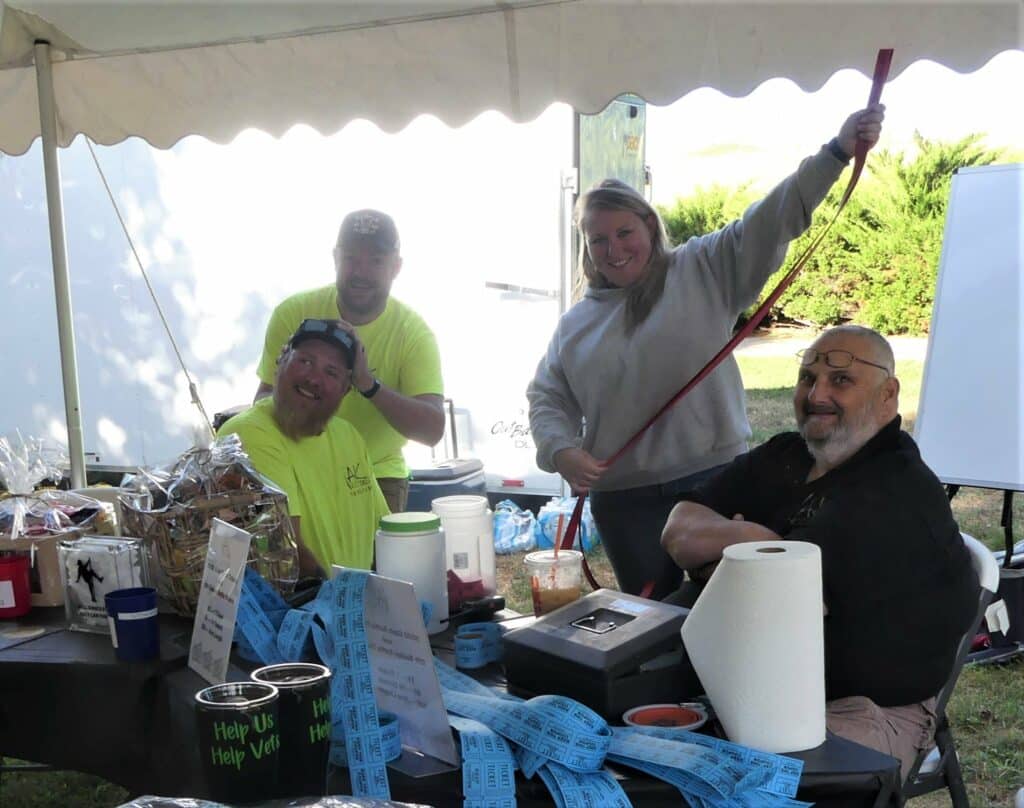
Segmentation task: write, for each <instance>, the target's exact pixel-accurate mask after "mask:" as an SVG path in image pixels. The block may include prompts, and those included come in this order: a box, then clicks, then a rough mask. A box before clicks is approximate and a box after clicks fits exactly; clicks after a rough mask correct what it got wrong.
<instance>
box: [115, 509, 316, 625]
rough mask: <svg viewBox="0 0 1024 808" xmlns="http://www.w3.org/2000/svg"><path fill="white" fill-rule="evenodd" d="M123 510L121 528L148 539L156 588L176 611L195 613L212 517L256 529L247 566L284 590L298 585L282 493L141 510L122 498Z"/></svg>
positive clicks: (292, 534) (293, 543)
mask: <svg viewBox="0 0 1024 808" xmlns="http://www.w3.org/2000/svg"><path fill="white" fill-rule="evenodd" d="M121 509H122V514H123V519H124V525H123V529H122V532H123V533H124V535H126V536H136V537H139V538H141V539H143V540H144V541H145V543H146V547H147V548H148V550H149V556H150V564H151V565H152V566H151V573H152V579H153V580H154V581H155V582H156V587H157V592H158V593H159V595H160V597H161V598H163V599H164V600H165V601H166V602H167V603H169V604H170V605H171V607H172V608H173V609H174V610H175V611H176V612H177V613H178V614H181V615H184V616H186V617H191V616H193V615H194V614H195V612H196V603H197V602H198V600H199V588H200V585H201V583H202V578H203V569H204V567H205V565H206V548H207V545H208V544H209V540H210V528H211V527H212V520H213V519H214V518H217V519H221V520H223V521H225V522H228V523H229V524H231V525H234V526H235V527H237V528H241V529H242V530H245V531H247V532H249V533H251V534H252V544H251V545H250V547H249V561H248V566H250V567H252V568H253V569H254V570H255V571H256V572H258V573H259V574H260V575H262V576H263V577H264V578H265V579H266V580H267V581H268V582H269V583H270V584H271V585H272V586H273V587H274V588H275V589H277V590H278V591H279V592H281V594H283V595H287V594H290V593H291V592H292V590H293V589H294V587H295V582H296V580H297V579H298V577H299V560H298V551H297V549H296V541H295V531H294V530H293V529H292V522H291V519H290V518H289V516H288V500H287V497H286V496H285V495H284V494H281V493H276V492H272V491H236V492H228V493H223V494H214V495H212V496H199V497H195V498H193V499H192V500H191V501H189V502H188V503H187V504H182V503H177V504H172V505H170V506H169V507H167V508H165V509H163V510H156V511H146V510H139V509H138V508H137V507H136V506H135V505H134V504H133V503H131V502H130V501H128V498H125V497H122V499H121Z"/></svg>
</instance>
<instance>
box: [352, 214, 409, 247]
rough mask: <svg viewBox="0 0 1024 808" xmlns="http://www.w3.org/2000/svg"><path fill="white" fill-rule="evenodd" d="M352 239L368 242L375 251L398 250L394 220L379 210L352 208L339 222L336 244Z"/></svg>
mask: <svg viewBox="0 0 1024 808" xmlns="http://www.w3.org/2000/svg"><path fill="white" fill-rule="evenodd" d="M354 241H361V242H363V243H368V244H370V246H371V247H372V248H373V249H374V250H376V251H377V252H382V253H390V252H398V248H399V241H398V228H397V227H396V226H395V220H394V219H392V218H391V217H390V216H388V215H387V214H386V213H381V212H380V211H379V210H372V209H370V208H365V209H363V210H354V211H352V212H351V213H350V214H348V216H346V217H345V218H344V219H343V220H342V222H341V229H340V230H339V231H338V244H350V243H352V242H354Z"/></svg>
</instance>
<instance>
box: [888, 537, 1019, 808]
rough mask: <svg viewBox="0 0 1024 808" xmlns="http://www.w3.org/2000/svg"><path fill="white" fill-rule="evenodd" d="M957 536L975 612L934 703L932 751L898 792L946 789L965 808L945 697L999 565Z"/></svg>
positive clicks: (989, 599)
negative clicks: (972, 582)
mask: <svg viewBox="0 0 1024 808" xmlns="http://www.w3.org/2000/svg"><path fill="white" fill-rule="evenodd" d="M960 535H961V536H963V540H964V544H965V545H967V550H968V552H969V553H970V555H971V566H973V567H974V571H975V573H977V575H978V582H979V583H980V584H981V592H980V593H979V595H978V610H977V612H976V613H975V615H974V620H972V621H971V625H970V627H969V628H968V629H967V632H966V633H965V634H964V636H963V639H961V640H960V645H959V647H958V648H957V652H956V660H955V661H954V662H953V669H952V670H951V671H950V673H949V678H948V679H946V683H945V684H944V685H943V686H942V690H940V691H939V694H938V696H937V697H936V700H935V701H936V704H935V716H936V725H935V748H933V749H932V750H930V751H928V752H921V753H920V754H919V755H918V756H917V760H915V761H914V765H913V766H912V767H911V769H910V773H909V774H908V775H907V779H906V780H905V781H904V783H903V789H902V791H903V797H904V799H910V798H911V797H919V796H921V795H922V794H928V793H930V792H932V791H938V790H939V789H942V788H947V789H949V796H950V797H951V798H952V800H953V808H968V806H969V803H968V801H967V789H966V788H964V778H963V773H962V772H961V771H960V760H959V758H958V757H957V753H956V744H955V743H954V742H953V733H952V731H951V730H950V728H949V719H948V718H947V717H946V705H947V704H948V703H949V697H950V696H951V695H953V688H954V687H955V686H956V680H957V679H958V678H960V669H961V668H962V667H963V665H964V659H965V658H966V657H967V654H968V653H969V652H970V650H971V642H972V641H973V640H974V635H975V634H977V633H978V627H979V626H980V625H981V621H982V620H983V619H984V618H985V610H986V609H987V608H988V606H989V604H990V603H991V602H992V599H993V598H994V597H995V594H996V590H997V589H999V565H998V564H997V563H996V560H995V557H994V556H993V555H992V552H991V551H990V550H989V549H988V548H987V547H986V546H985V545H984V544H982V543H981V542H980V541H978V540H977V539H975V538H974V537H973V536H968V535H967V534H966V533H961V534H960Z"/></svg>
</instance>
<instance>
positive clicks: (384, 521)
mask: <svg viewBox="0 0 1024 808" xmlns="http://www.w3.org/2000/svg"><path fill="white" fill-rule="evenodd" d="M440 528H441V518H440V517H439V516H437V515H436V514H433V513H426V512H424V511H407V512H406V513H392V514H390V515H388V516H382V517H381V518H380V529H381V530H383V531H384V532H385V533H431V532H433V531H435V530H439V529H440Z"/></svg>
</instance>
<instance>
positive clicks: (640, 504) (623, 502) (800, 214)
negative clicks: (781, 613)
mask: <svg viewBox="0 0 1024 808" xmlns="http://www.w3.org/2000/svg"><path fill="white" fill-rule="evenodd" d="M883 117H884V107H883V106H882V105H876V106H874V107H872V108H870V109H865V110H861V111H859V112H855V113H854V114H853V115H851V116H850V117H849V118H847V119H846V121H845V122H844V123H843V125H842V127H841V128H840V130H839V134H838V136H837V137H835V138H833V139H832V140H831V141H830V142H829V143H828V144H826V145H824V146H822V147H821V149H820V150H819V151H818V153H817V154H815V155H812V156H811V157H808V158H806V159H805V160H804V161H803V162H802V163H801V164H800V166H799V168H798V169H797V170H796V172H795V173H794V174H792V175H791V176H790V177H788V178H787V179H785V180H783V181H782V182H781V183H780V184H779V185H778V186H776V188H775V189H773V190H772V191H771V193H769V194H768V195H767V196H766V197H765V198H764V199H762V200H760V201H759V202H756V203H755V204H753V205H752V206H751V207H750V208H748V209H747V211H746V212H745V213H744V214H743V216H742V217H741V218H740V219H737V220H736V221H734V222H732V223H730V224H728V225H726V226H725V227H723V228H722V229H721V230H717V231H715V232H713V233H708V234H707V235H704V236H699V237H695V238H691V239H690V240H689V241H687V242H686V243H685V244H682V245H679V246H677V247H672V246H671V245H670V244H669V241H668V238H667V236H666V234H665V226H664V224H663V223H662V221H661V218H660V217H659V216H658V214H657V212H656V211H655V210H654V208H653V207H651V205H650V204H649V203H648V202H647V200H645V199H644V198H643V196H641V195H640V194H639V193H637V192H636V191H635V190H633V189H632V188H630V187H629V186H628V185H626V184H625V183H622V182H619V181H618V180H604V181H603V182H601V183H599V184H598V185H597V186H595V187H594V188H592V189H591V190H590V191H588V192H587V193H585V194H584V195H583V196H582V197H581V198H580V200H579V202H578V203H577V207H576V224H577V227H578V228H579V233H580V243H581V249H580V258H579V266H580V270H581V274H582V278H583V281H584V283H585V285H586V288H585V291H584V294H583V297H582V299H581V300H580V301H579V302H578V303H576V304H575V305H574V306H573V307H572V308H571V309H569V311H567V312H566V313H565V314H563V315H562V317H561V319H560V320H559V322H558V327H557V329H556V330H555V334H554V336H553V337H552V339H551V343H550V345H549V346H548V350H547V353H546V354H545V356H544V357H543V358H542V359H541V360H540V363H539V365H538V366H537V372H536V375H535V376H534V379H533V381H532V382H531V383H530V385H529V387H528V389H527V398H528V399H529V402H530V429H531V432H532V434H533V439H534V442H535V443H536V445H537V465H538V466H539V467H540V468H542V469H544V470H545V471H557V472H558V473H559V474H561V475H562V477H563V478H564V479H565V480H566V481H567V482H568V483H569V484H570V485H571V486H572V488H573V489H574V490H575V491H578V492H588V491H589V492H590V495H591V509H592V511H593V514H594V519H595V521H596V522H597V527H598V532H599V533H600V534H601V537H602V541H603V542H604V546H605V550H606V552H607V554H608V558H609V560H610V561H611V564H612V568H613V569H614V570H615V575H616V577H617V578H618V582H619V586H620V588H621V589H622V590H623V591H625V592H630V593H633V594H636V593H639V592H640V591H641V589H642V588H643V587H644V585H645V584H646V583H648V582H653V583H654V590H653V592H652V594H651V596H652V597H654V598H659V599H660V598H662V597H664V596H665V595H667V594H669V593H670V592H673V591H674V590H676V589H677V588H678V587H679V584H680V581H681V578H682V571H681V570H679V569H678V568H677V567H676V565H675V564H674V563H672V560H671V559H670V558H669V556H668V555H667V554H666V553H665V552H664V551H663V550H662V549H661V543H660V538H661V531H662V528H663V527H664V526H665V520H666V519H667V517H668V513H669V511H670V510H671V509H672V506H673V505H674V504H675V503H676V502H677V501H678V500H679V498H680V497H681V496H682V495H683V494H685V493H686V492H687V491H689V490H692V489H693V488H695V487H696V486H697V485H698V484H699V483H700V482H702V481H703V480H705V479H707V478H708V477H710V476H711V475H712V474H713V473H714V472H715V470H716V469H717V468H718V467H719V466H722V465H723V464H725V463H728V462H729V461H730V460H732V459H733V458H734V457H736V455H738V454H741V453H742V452H745V451H746V450H747V440H748V439H749V438H750V436H751V432H750V425H749V424H748V423H747V416H746V398H745V395H744V392H743V382H742V379H741V378H740V373H739V368H738V366H737V365H736V361H735V359H733V358H732V357H731V356H730V357H728V358H726V360H725V361H723V362H722V363H721V364H720V365H719V366H718V367H717V368H716V369H715V370H714V372H712V373H711V375H709V376H708V377H707V378H706V379H704V381H702V382H701V383H700V384H699V385H698V386H697V387H696V388H694V390H693V391H692V392H691V393H690V394H689V395H687V396H686V397H685V398H684V399H682V400H681V401H680V402H679V403H678V404H676V406H675V407H673V408H672V409H671V410H669V411H668V412H666V413H665V414H664V415H662V417H661V418H659V419H658V420H657V421H656V422H655V423H654V424H653V425H652V426H651V428H650V429H649V430H647V432H646V433H645V434H644V436H643V438H642V439H641V440H640V441H639V442H638V443H637V444H636V445H634V446H633V447H632V448H631V449H630V450H629V451H628V452H627V453H626V454H625V455H623V456H622V457H621V458H620V459H619V460H618V461H617V462H616V463H614V464H613V465H611V466H607V465H606V464H605V463H604V461H605V460H606V459H607V458H610V457H611V456H612V455H613V454H614V453H615V452H616V451H618V450H619V448H620V447H622V446H623V445H624V444H625V443H626V441H627V440H629V439H630V438H631V437H632V436H633V434H634V433H635V432H636V431H637V430H638V429H639V428H640V427H641V426H642V425H643V424H644V423H645V422H646V421H647V420H648V419H649V418H650V417H651V416H652V415H653V414H654V413H655V412H657V411H658V410H659V409H660V408H661V407H662V406H663V405H664V404H665V402H667V401H668V400H669V399H670V398H672V396H673V395H674V394H675V393H676V392H678V390H679V389H680V388H681V387H682V385H683V384H684V383H685V382H686V381H687V380H688V379H690V378H691V377H692V376H693V375H694V374H695V373H696V372H697V371H698V370H700V368H701V367H703V365H704V364H705V363H706V362H707V361H708V359H710V358H711V357H712V356H713V355H714V354H715V353H716V352H717V351H718V350H719V349H720V348H721V347H722V346H723V345H724V344H725V343H726V342H727V341H728V340H729V338H730V336H731V333H732V328H733V326H734V324H735V323H736V319H737V317H738V316H739V315H740V313H741V312H742V311H744V310H745V309H746V308H747V307H749V306H750V305H751V304H752V303H754V301H755V300H756V299H757V297H758V295H759V293H760V291H761V287H762V286H763V285H764V284H765V282H766V281H767V280H768V278H769V277H770V276H771V274H772V273H773V272H775V270H776V269H778V268H779V266H780V265H781V264H782V261H783V259H784V258H785V255H786V250H787V248H788V247H789V243H790V241H792V240H793V239H794V238H796V237H797V236H799V235H800V234H801V233H803V232H804V231H805V230H806V229H807V228H808V227H809V226H810V223H811V214H812V212H813V211H814V209H815V208H816V207H817V206H818V205H819V204H820V203H821V201H822V199H824V198H825V195H826V194H827V193H828V190H829V188H831V187H832V185H833V183H834V182H835V181H836V180H837V179H838V178H839V175H840V173H841V172H842V170H843V168H844V166H845V165H846V164H847V163H848V162H849V160H850V156H851V155H852V154H853V152H854V150H855V148H856V143H857V140H858V139H861V140H864V141H866V142H867V143H868V144H869V145H874V143H876V142H877V141H878V137H879V134H880V132H881V124H882V118H883Z"/></svg>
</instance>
